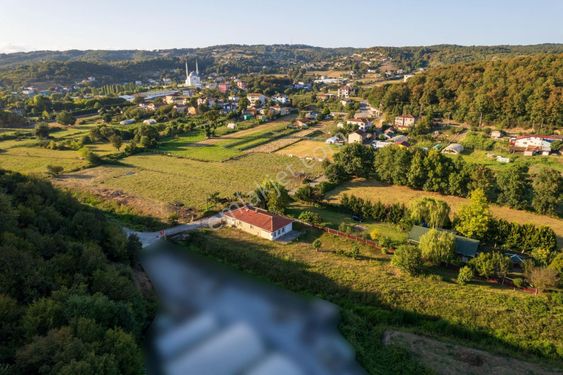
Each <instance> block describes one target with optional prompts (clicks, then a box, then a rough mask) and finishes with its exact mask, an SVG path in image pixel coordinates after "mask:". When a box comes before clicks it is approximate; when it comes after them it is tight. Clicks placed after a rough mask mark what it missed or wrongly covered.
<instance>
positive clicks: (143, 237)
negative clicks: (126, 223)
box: [123, 214, 221, 247]
mask: <svg viewBox="0 0 563 375" xmlns="http://www.w3.org/2000/svg"><path fill="white" fill-rule="evenodd" d="M220 223H221V216H220V215H219V214H217V215H214V216H210V217H206V218H203V219H200V220H195V221H192V222H191V223H188V224H181V225H176V226H174V227H170V228H166V229H162V230H161V231H157V232H138V231H134V230H132V229H129V228H125V227H124V228H123V231H124V232H125V234H127V236H130V235H131V234H135V235H137V237H139V240H140V241H141V244H142V245H143V247H148V246H150V245H152V244H153V243H155V242H156V241H158V240H160V239H161V238H163V237H169V236H174V235H176V234H180V233H184V232H189V231H192V230H196V229H200V228H205V227H209V228H213V227H216V226H217V225H219V224H220Z"/></svg>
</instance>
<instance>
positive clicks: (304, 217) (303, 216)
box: [298, 211, 322, 225]
mask: <svg viewBox="0 0 563 375" xmlns="http://www.w3.org/2000/svg"><path fill="white" fill-rule="evenodd" d="M298 219H299V220H301V221H304V222H306V223H309V224H316V225H319V224H321V222H322V219H321V216H320V215H319V214H317V213H315V212H312V211H303V212H301V213H300V214H299V217H298Z"/></svg>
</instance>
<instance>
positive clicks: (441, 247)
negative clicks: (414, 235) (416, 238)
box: [419, 229, 455, 265]
mask: <svg viewBox="0 0 563 375" xmlns="http://www.w3.org/2000/svg"><path fill="white" fill-rule="evenodd" d="M419 247H420V250H421V252H422V258H423V259H424V260H425V261H427V262H428V263H430V264H432V265H438V264H440V263H449V262H450V261H452V259H453V257H454V254H455V235H454V234H453V233H450V232H446V231H441V230H437V229H430V230H429V231H428V232H426V233H425V234H423V235H422V236H421V237H420V242H419Z"/></svg>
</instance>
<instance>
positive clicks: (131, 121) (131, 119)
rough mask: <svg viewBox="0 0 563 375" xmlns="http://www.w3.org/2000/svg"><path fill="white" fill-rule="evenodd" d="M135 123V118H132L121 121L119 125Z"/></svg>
mask: <svg viewBox="0 0 563 375" xmlns="http://www.w3.org/2000/svg"><path fill="white" fill-rule="evenodd" d="M134 123H135V119H133V118H130V119H127V120H123V121H120V122H119V125H131V124H134Z"/></svg>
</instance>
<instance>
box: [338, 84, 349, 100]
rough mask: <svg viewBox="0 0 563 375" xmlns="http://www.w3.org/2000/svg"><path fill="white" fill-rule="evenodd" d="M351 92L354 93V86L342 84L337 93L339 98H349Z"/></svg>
mask: <svg viewBox="0 0 563 375" xmlns="http://www.w3.org/2000/svg"><path fill="white" fill-rule="evenodd" d="M351 94H352V88H351V87H350V86H348V85H344V86H340V87H339V88H338V91H337V93H336V95H338V97H339V98H344V99H347V98H349V97H350V95H351Z"/></svg>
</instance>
